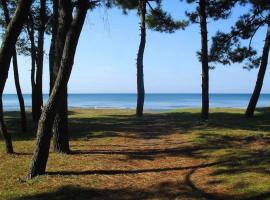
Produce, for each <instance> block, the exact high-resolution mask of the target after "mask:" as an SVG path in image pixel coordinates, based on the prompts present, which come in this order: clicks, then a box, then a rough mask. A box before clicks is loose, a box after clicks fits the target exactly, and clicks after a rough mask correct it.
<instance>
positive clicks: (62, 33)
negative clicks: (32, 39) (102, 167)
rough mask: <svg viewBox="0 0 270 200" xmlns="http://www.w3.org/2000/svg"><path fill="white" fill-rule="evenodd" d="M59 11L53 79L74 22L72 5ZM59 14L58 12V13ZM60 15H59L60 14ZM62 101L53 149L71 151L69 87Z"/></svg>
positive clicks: (55, 121) (56, 123)
mask: <svg viewBox="0 0 270 200" xmlns="http://www.w3.org/2000/svg"><path fill="white" fill-rule="evenodd" d="M59 8H60V9H59V10H58V13H60V15H61V17H59V25H58V29H57V32H56V41H55V54H54V55H55V56H54V67H53V78H52V81H53V82H54V81H55V80H56V77H57V74H58V71H59V67H60V64H61V57H62V54H63V49H64V45H65V38H66V35H67V33H68V28H69V27H70V24H71V22H72V15H71V13H72V7H71V6H70V5H69V6H61V7H60V6H59ZM56 14H57V13H56ZM60 15H59V16H60ZM61 99H62V103H61V104H60V105H59V106H58V107H57V108H56V115H55V120H54V125H53V136H54V137H53V147H54V148H53V149H54V151H55V152H57V153H69V152H70V149H69V135H68V102H67V87H65V88H64V89H63V92H62V97H61Z"/></svg>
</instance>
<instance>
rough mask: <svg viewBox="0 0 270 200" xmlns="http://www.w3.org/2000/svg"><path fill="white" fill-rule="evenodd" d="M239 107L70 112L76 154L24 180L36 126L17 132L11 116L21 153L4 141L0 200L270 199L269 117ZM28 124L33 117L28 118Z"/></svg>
mask: <svg viewBox="0 0 270 200" xmlns="http://www.w3.org/2000/svg"><path fill="white" fill-rule="evenodd" d="M243 112H244V111H243V110H241V109H213V110H211V115H210V119H209V120H208V121H202V120H201V119H200V114H199V110H197V109H189V110H175V111H171V112H166V113H147V114H146V115H145V116H144V117H143V118H142V119H138V118H136V117H135V116H134V115H133V113H134V111H132V110H82V109H74V110H72V111H70V114H69V119H70V134H71V149H72V151H73V153H72V154H71V155H59V154H55V153H53V152H51V153H50V158H49V161H48V165H47V174H46V175H44V176H41V177H37V178H35V179H33V180H30V181H26V180H25V176H26V174H27V170H28V167H29V163H30V160H31V156H32V152H33V150H34V145H35V126H34V125H32V124H31V122H30V121H29V125H31V126H30V128H29V131H28V133H27V134H26V135H21V134H20V132H19V119H18V117H19V114H18V113H17V112H7V113H6V119H7V124H8V127H9V131H10V132H11V133H12V135H13V138H14V148H15V152H16V154H14V155H11V156H10V155H6V154H5V153H4V144H3V142H2V140H1V142H0V199H12V200H34V199H35V200H36V199H38V200H43V199H44V200H45V199H46V200H47V199H53V200H59V199H68V200H69V199H76V200H81V199H82V200H83V199H270V192H269V191H270V148H269V144H270V122H269V118H270V112H269V109H267V108H264V109H258V111H257V112H256V116H255V118H253V119H247V118H245V117H244V116H243ZM28 118H29V119H30V115H29V116H28Z"/></svg>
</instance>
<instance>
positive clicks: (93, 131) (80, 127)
mask: <svg viewBox="0 0 270 200" xmlns="http://www.w3.org/2000/svg"><path fill="white" fill-rule="evenodd" d="M269 110H270V109H268V108H261V109H258V110H257V115H256V117H254V118H253V119H247V118H245V117H244V116H243V114H242V113H239V112H237V113H233V112H218V111H216V112H213V113H211V115H210V119H209V120H208V121H202V120H201V118H200V114H199V113H198V112H186V111H182V112H181V111H179V112H168V113H155V114H149V113H147V114H145V116H144V117H143V118H137V117H136V116H134V115H125V114H123V115H106V116H98V115H97V116H91V115H90V116H89V117H80V115H79V116H78V117H77V116H76V112H74V111H70V112H69V114H70V115H75V117H72V118H71V119H69V127H70V135H71V138H73V139H76V138H104V137H120V136H123V135H124V136H125V137H131V138H138V139H155V138H159V137H161V136H167V135H169V134H174V133H175V132H178V133H181V134H188V133H190V132H191V131H194V130H210V129H219V128H224V129H231V130H234V129H237V130H250V131H262V132H265V131H270V123H269V118H270V111H269ZM115 112H117V111H115ZM27 118H28V132H27V134H23V133H21V132H20V120H19V112H6V113H5V119H6V121H7V127H8V129H9V131H10V132H11V133H12V135H13V138H14V139H15V140H28V139H33V138H35V131H36V126H37V125H36V124H33V123H32V121H31V114H30V113H27Z"/></svg>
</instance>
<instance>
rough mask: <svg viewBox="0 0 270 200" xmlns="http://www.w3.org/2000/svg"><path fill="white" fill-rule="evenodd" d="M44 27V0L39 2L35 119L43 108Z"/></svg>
mask: <svg viewBox="0 0 270 200" xmlns="http://www.w3.org/2000/svg"><path fill="white" fill-rule="evenodd" d="M45 25H46V0H40V10H39V28H38V44H37V45H38V48H37V70H36V87H35V89H36V103H35V106H36V108H35V109H36V114H37V119H39V117H40V115H41V109H42V106H43V92H42V75H43V58H44V32H45Z"/></svg>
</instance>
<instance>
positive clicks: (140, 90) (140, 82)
mask: <svg viewBox="0 0 270 200" xmlns="http://www.w3.org/2000/svg"><path fill="white" fill-rule="evenodd" d="M139 12H140V30H141V41H140V46H139V50H138V54H137V109H136V115H137V116H138V117H141V116H143V106H144V96H145V90H144V75H143V56H144V49H145V43H146V27H145V15H146V1H140V3H139Z"/></svg>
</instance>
